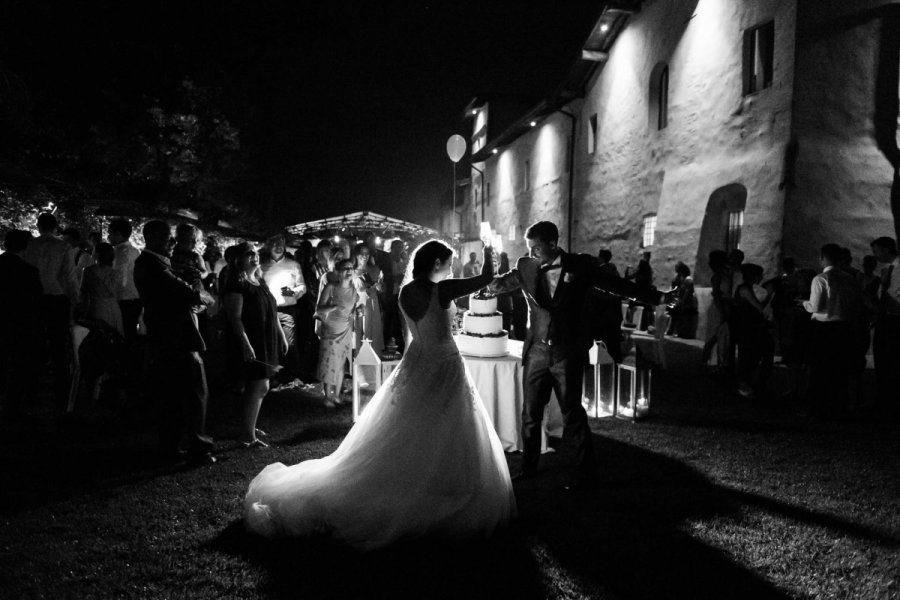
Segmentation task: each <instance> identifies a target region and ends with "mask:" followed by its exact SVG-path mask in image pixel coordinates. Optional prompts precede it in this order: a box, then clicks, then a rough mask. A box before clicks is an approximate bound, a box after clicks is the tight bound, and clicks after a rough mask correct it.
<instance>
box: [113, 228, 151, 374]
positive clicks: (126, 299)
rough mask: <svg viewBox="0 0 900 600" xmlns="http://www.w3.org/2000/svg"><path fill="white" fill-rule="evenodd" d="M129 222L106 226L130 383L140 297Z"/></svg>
mask: <svg viewBox="0 0 900 600" xmlns="http://www.w3.org/2000/svg"><path fill="white" fill-rule="evenodd" d="M131 233H132V229H131V222H130V221H128V220H127V219H115V220H113V221H111V222H110V223H109V243H110V244H112V246H113V250H114V251H115V255H116V256H115V259H114V260H113V268H114V269H115V271H116V275H117V286H118V288H119V289H118V298H119V310H121V311H122V329H123V331H124V332H125V352H126V353H127V354H128V361H127V362H128V365H129V367H128V371H129V375H130V376H131V378H132V380H133V381H136V379H137V374H138V373H139V372H140V367H139V366H138V365H140V364H141V362H142V360H141V357H140V354H141V352H140V349H139V343H138V321H139V320H140V317H141V312H142V311H143V304H142V303H141V295H140V293H138V289H137V286H136V285H135V284H134V262H135V261H136V260H137V258H138V256H140V255H141V251H140V250H138V249H137V248H135V247H134V245H133V244H132V243H131Z"/></svg>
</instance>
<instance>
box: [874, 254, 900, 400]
mask: <svg viewBox="0 0 900 600" xmlns="http://www.w3.org/2000/svg"><path fill="white" fill-rule="evenodd" d="M871 248H872V254H874V255H875V258H876V259H878V262H880V263H881V264H883V265H886V266H885V267H884V269H883V270H882V271H881V289H880V290H879V295H878V307H879V313H878V320H877V321H876V322H875V335H874V337H873V340H872V351H873V354H874V358H875V380H876V381H877V384H878V401H879V402H889V403H891V404H892V405H893V406H894V407H896V406H897V405H898V402H900V270H898V267H900V256H898V254H897V243H896V242H895V241H894V239H893V238H889V237H880V238H878V239H876V240H874V241H873V242H872V244H871Z"/></svg>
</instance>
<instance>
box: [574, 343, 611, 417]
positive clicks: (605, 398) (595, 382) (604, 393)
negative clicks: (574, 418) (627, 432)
mask: <svg viewBox="0 0 900 600" xmlns="http://www.w3.org/2000/svg"><path fill="white" fill-rule="evenodd" d="M583 390H584V393H583V394H582V403H583V404H584V409H585V410H586V411H587V413H588V416H590V417H611V416H613V415H614V414H615V412H616V362H615V361H614V360H613V358H612V356H610V354H609V352H608V351H607V349H606V344H604V343H603V342H600V341H597V342H594V345H593V346H591V349H590V351H589V352H588V365H587V366H586V367H585V372H584V388H583Z"/></svg>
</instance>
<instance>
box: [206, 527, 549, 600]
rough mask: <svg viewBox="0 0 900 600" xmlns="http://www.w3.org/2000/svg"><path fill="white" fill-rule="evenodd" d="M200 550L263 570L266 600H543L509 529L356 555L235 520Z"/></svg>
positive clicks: (528, 558) (529, 559)
mask: <svg viewBox="0 0 900 600" xmlns="http://www.w3.org/2000/svg"><path fill="white" fill-rule="evenodd" d="M208 548H209V549H210V550H214V551H217V552H223V553H226V554H231V555H235V556H241V557H243V558H244V559H246V560H247V561H249V562H250V563H252V564H254V565H257V566H260V567H262V568H264V569H265V571H266V572H267V576H266V577H265V578H264V580H263V583H262V584H261V586H260V590H259V591H260V592H261V593H262V594H263V595H267V596H269V597H273V598H309V599H313V598H429V599H431V598H447V599H460V598H465V599H478V598H484V599H501V598H510V599H512V598H516V599H523V600H527V599H529V598H535V599H537V598H545V597H547V594H546V593H545V590H544V589H543V588H542V586H541V585H540V582H539V580H538V579H539V572H538V565H537V563H536V561H535V559H534V557H533V556H532V555H531V553H530V551H529V549H528V547H527V546H526V545H525V544H524V543H522V540H521V537H520V536H518V535H516V534H515V533H514V532H513V530H511V529H504V530H502V531H499V532H497V533H496V534H495V535H494V536H493V537H492V538H491V539H489V540H470V541H465V542H446V541H439V540H419V541H416V542H408V543H402V544H395V545H393V546H391V547H389V548H385V549H382V550H376V551H372V552H357V551H355V550H352V549H350V548H347V547H343V546H339V545H337V544H334V543H332V542H331V541H330V540H329V539H327V538H317V537H310V538H301V539H286V540H276V541H269V540H265V539H263V538H260V537H258V536H255V535H251V534H248V533H246V531H245V530H244V525H243V521H240V520H239V521H235V522H233V523H232V524H231V525H229V526H228V527H227V528H226V529H225V530H224V531H223V532H222V533H221V535H220V536H219V537H218V538H216V539H215V540H213V541H212V542H211V543H210V544H209V546H208Z"/></svg>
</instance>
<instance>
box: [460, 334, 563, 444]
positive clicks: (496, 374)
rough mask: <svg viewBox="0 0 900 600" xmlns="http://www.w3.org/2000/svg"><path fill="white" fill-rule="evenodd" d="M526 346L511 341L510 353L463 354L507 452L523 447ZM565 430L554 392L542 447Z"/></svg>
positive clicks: (547, 415) (547, 409)
mask: <svg viewBox="0 0 900 600" xmlns="http://www.w3.org/2000/svg"><path fill="white" fill-rule="evenodd" d="M522 345H523V344H522V342H519V341H516V340H509V356H504V357H501V358H476V357H473V356H466V355H463V359H464V360H465V362H466V367H467V368H468V369H469V374H471V375H472V380H473V381H474V382H475V388H476V389H477V390H478V394H479V395H480V396H481V400H482V401H483V402H484V407H485V409H487V412H488V415H489V416H490V417H491V420H492V421H493V422H494V429H496V430H497V435H498V436H499V437H500V442H501V443H502V444H503V449H504V450H505V451H507V452H513V451H515V450H521V449H522V405H523V404H524V402H525V397H524V394H523V392H522V373H523V371H524V369H523V367H522ZM562 429H563V427H562V414H561V413H560V411H559V403H558V402H557V401H556V395H555V394H553V395H552V396H551V398H550V403H549V404H548V405H547V408H546V410H545V411H544V436H543V437H544V440H543V444H542V450H546V436H547V435H550V436H553V437H561V436H562Z"/></svg>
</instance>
